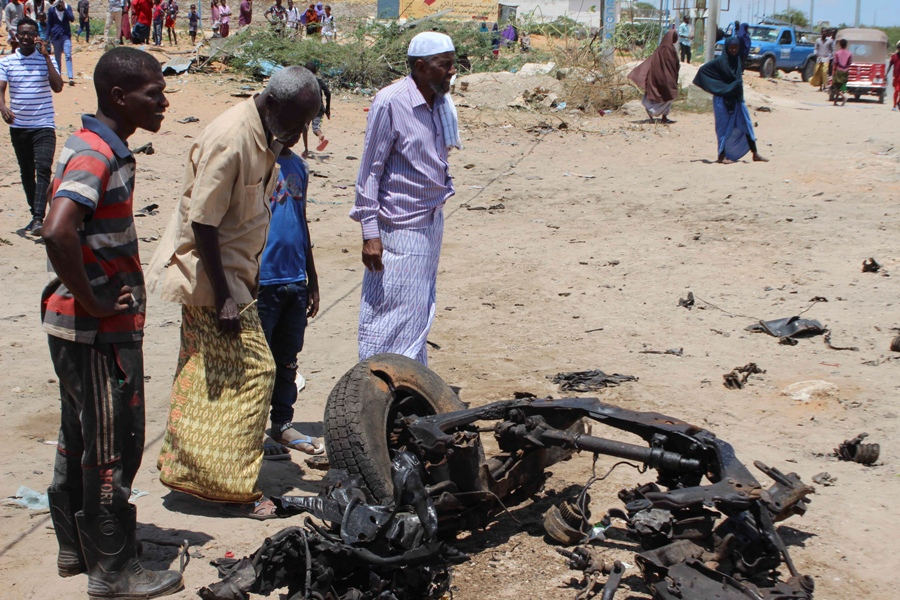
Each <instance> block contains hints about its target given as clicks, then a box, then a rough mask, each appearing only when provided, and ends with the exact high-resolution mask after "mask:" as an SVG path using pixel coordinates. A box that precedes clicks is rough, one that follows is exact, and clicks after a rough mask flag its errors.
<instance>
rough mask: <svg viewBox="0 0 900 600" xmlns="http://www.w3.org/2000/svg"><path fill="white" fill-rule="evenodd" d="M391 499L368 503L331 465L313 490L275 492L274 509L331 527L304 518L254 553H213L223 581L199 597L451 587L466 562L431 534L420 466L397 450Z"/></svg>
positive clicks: (402, 599) (404, 597)
mask: <svg viewBox="0 0 900 600" xmlns="http://www.w3.org/2000/svg"><path fill="white" fill-rule="evenodd" d="M391 475H392V479H393V483H394V497H393V500H392V501H391V502H388V503H385V504H384V505H372V504H367V503H366V495H365V493H364V492H363V483H362V481H361V480H360V479H359V478H358V476H357V477H351V476H350V475H349V474H348V473H347V472H346V471H338V470H332V471H330V472H329V474H328V477H326V481H327V488H326V490H325V491H324V492H323V493H322V494H320V495H319V496H308V497H281V498H278V497H274V498H273V499H272V500H273V501H274V502H275V504H276V506H277V508H278V513H279V514H281V515H282V516H284V515H295V514H300V513H310V514H312V515H313V516H315V517H316V518H318V519H321V520H324V521H327V522H329V523H330V524H331V526H332V529H331V530H327V529H325V528H322V527H319V526H317V525H315V524H313V522H312V521H311V520H310V519H306V522H305V524H304V526H303V527H289V528H287V529H283V530H281V531H280V532H278V533H276V534H275V535H273V536H272V537H270V538H267V539H266V540H265V542H263V545H262V546H260V548H259V549H258V550H257V551H256V552H254V553H253V555H251V556H248V557H244V558H242V559H240V560H237V559H233V558H232V559H228V558H225V559H217V560H215V561H213V563H212V564H213V566H216V567H218V569H219V575H220V577H222V581H219V582H216V583H214V584H212V585H210V586H207V587H204V588H202V589H201V590H200V591H199V592H198V594H199V595H200V597H201V598H203V599H204V600H245V599H246V598H248V597H249V596H248V594H250V593H253V594H263V595H266V596H268V595H269V594H270V593H271V592H273V591H275V590H276V589H279V588H283V587H287V589H288V593H287V596H286V597H288V598H306V599H310V600H311V599H313V598H335V599H340V600H368V599H375V598H384V599H393V600H420V599H423V600H428V599H436V598H441V597H442V596H443V595H444V594H445V593H446V592H447V591H448V590H449V589H450V565H452V564H458V563H461V562H464V561H466V560H468V556H466V555H465V554H462V553H460V552H458V551H456V550H455V549H453V548H452V547H450V546H447V545H446V544H444V543H443V542H441V541H439V540H437V539H436V534H437V530H438V516H437V512H436V511H435V507H434V502H433V501H432V500H431V498H430V496H429V495H428V493H427V491H426V488H425V485H424V484H423V483H422V476H423V470H422V464H421V463H420V462H419V460H418V458H416V457H415V456H414V455H413V454H411V453H409V452H399V453H398V454H397V458H395V459H394V461H393V462H392V464H391Z"/></svg>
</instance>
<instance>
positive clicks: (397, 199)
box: [350, 32, 459, 364]
mask: <svg viewBox="0 0 900 600" xmlns="http://www.w3.org/2000/svg"><path fill="white" fill-rule="evenodd" d="M407 54H408V64H409V69H410V75H409V76H408V77H405V78H404V79H402V80H400V81H398V82H396V83H394V84H392V85H390V86H388V87H386V88H384V89H383V90H381V91H380V92H379V93H378V94H377V95H376V96H375V100H374V102H373V103H372V109H371V111H370V112H369V122H368V126H367V127H366V139H365V144H364V150H363V156H362V160H361V161H360V168H359V176H358V177H357V180H356V204H355V206H354V207H353V210H351V211H350V218H351V219H353V220H354V221H358V222H359V223H360V224H361V225H362V234H363V247H362V261H363V264H364V265H365V267H366V272H365V274H364V275H363V289H362V300H361V303H360V311H359V359H360V360H365V359H366V358H368V357H370V356H372V355H375V354H380V353H382V352H390V353H394V354H403V355H405V356H408V357H410V358H413V359H415V360H418V361H420V362H422V363H423V364H427V362H428V355H427V352H426V343H425V342H426V339H427V336H428V331H429V330H430V329H431V324H432V322H433V321H434V313H435V298H436V290H437V266H438V260H439V258H440V251H441V241H442V238H443V229H444V215H443V206H444V203H445V202H446V201H447V198H449V197H450V196H452V195H453V193H454V190H453V180H452V178H451V177H450V169H449V164H448V162H447V156H448V146H451V145H452V146H456V147H459V134H458V128H457V124H456V114H455V109H453V104H452V101H451V100H450V98H449V96H448V95H447V94H448V92H449V91H450V80H451V79H452V78H453V76H454V75H455V74H456V67H455V63H456V51H455V49H454V47H453V41H452V40H451V39H450V37H449V36H446V35H444V34H442V33H436V32H425V33H420V34H419V35H417V36H415V37H414V38H413V39H412V41H411V42H410V45H409V50H408V52H407Z"/></svg>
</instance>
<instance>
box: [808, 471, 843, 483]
mask: <svg viewBox="0 0 900 600" xmlns="http://www.w3.org/2000/svg"><path fill="white" fill-rule="evenodd" d="M812 480H813V483H815V484H816V485H823V486H825V487H828V486H832V485H834V484H835V483H837V477H835V476H834V475H832V474H831V473H828V472H827V471H822V472H821V473H817V474H816V475H813V478H812Z"/></svg>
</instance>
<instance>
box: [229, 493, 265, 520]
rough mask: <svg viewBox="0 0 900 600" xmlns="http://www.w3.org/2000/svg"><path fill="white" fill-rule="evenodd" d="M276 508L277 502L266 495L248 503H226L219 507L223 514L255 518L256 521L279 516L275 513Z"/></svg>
mask: <svg viewBox="0 0 900 600" xmlns="http://www.w3.org/2000/svg"><path fill="white" fill-rule="evenodd" d="M275 510H276V509H275V504H274V503H273V502H272V501H271V500H269V499H268V498H265V497H263V498H261V499H259V500H257V501H256V502H250V503H248V504H224V505H222V507H221V508H219V512H221V513H222V514H223V515H226V516H229V517H243V518H245V519H254V520H256V521H268V520H269V519H277V518H279V517H278V515H276V514H275ZM269 511H271V512H269Z"/></svg>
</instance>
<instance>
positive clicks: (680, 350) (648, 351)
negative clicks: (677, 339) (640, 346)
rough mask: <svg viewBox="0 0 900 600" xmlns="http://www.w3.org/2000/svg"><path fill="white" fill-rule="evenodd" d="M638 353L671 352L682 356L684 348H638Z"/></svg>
mask: <svg viewBox="0 0 900 600" xmlns="http://www.w3.org/2000/svg"><path fill="white" fill-rule="evenodd" d="M638 354H671V355H672V356H684V348H669V349H668V350H640V351H639V352H638Z"/></svg>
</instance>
